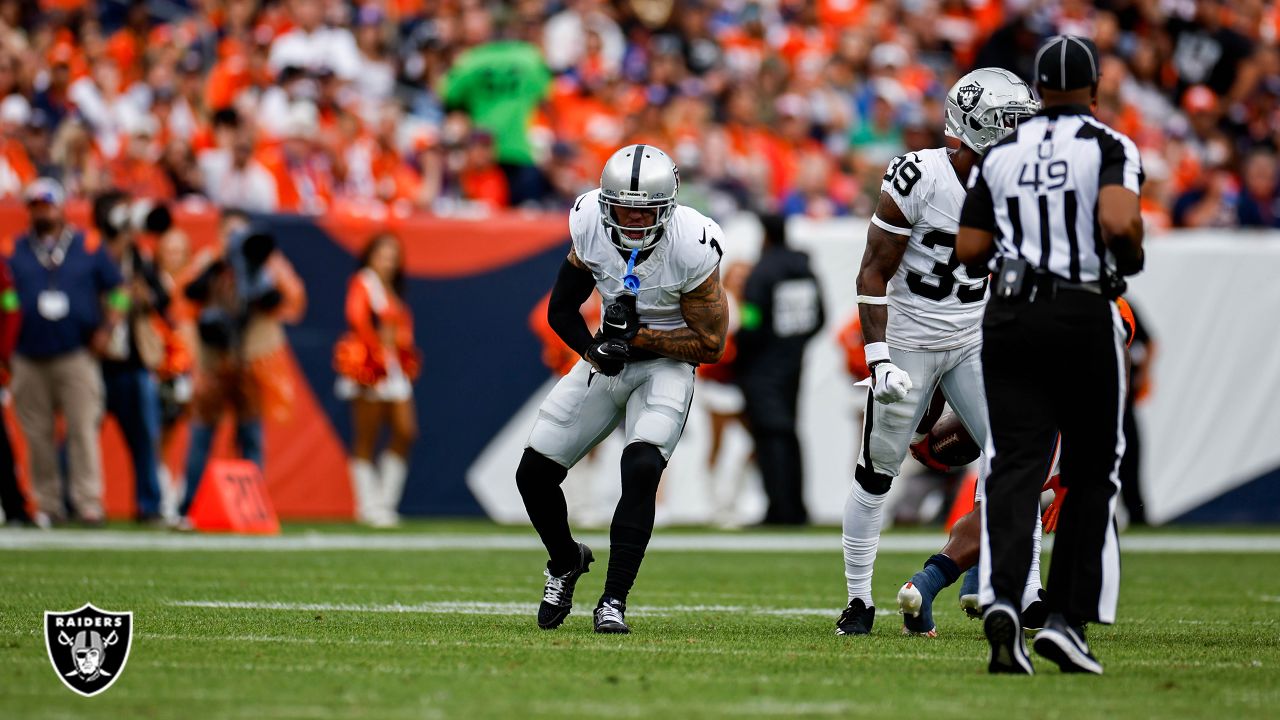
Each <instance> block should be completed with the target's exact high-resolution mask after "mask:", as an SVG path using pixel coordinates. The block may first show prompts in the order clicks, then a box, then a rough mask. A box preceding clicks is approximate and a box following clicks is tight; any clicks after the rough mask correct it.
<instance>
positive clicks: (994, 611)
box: [982, 600, 1036, 675]
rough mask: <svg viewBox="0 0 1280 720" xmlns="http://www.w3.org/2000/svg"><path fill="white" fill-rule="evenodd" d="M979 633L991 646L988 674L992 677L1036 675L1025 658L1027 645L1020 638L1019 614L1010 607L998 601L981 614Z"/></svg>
mask: <svg viewBox="0 0 1280 720" xmlns="http://www.w3.org/2000/svg"><path fill="white" fill-rule="evenodd" d="M982 630H983V632H985V633H986V635H987V642H988V643H990V644H991V662H990V663H988V664H987V672H989V673H991V674H993V675H995V674H999V673H1007V674H1011V675H1035V673H1036V671H1035V668H1034V667H1032V666H1031V658H1030V657H1029V656H1028V655H1027V641H1026V640H1025V639H1024V638H1023V637H1022V625H1021V623H1020V622H1019V621H1018V611H1017V610H1015V609H1014V608H1013V606H1012V605H1010V604H1009V603H1007V602H1005V601H1003V600H997V601H996V603H995V604H994V605H992V606H991V607H989V608H987V611H986V612H985V613H983V614H982Z"/></svg>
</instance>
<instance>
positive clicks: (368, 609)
mask: <svg viewBox="0 0 1280 720" xmlns="http://www.w3.org/2000/svg"><path fill="white" fill-rule="evenodd" d="M169 604H170V605H174V606H176V607H190V608H211V609H234V610H289V611H305V612H364V613H425V614H429V615H533V614H534V613H535V612H536V611H537V609H538V606H537V605H536V604H534V603H519V602H478V601H477V602H472V601H438V602H423V603H413V604H402V603H385V604H384V603H294V602H272V601H257V600H174V601H171V602H169ZM838 610H839V608H837V609H836V610H833V609H831V608H771V607H759V606H751V605H650V606H637V607H635V608H632V609H631V610H629V611H628V614H629V615H634V616H636V617H668V616H671V615H678V614H688V613H707V614H711V613H721V614H725V613H733V614H738V615H764V616H773V617H829V616H831V617H834V616H835V614H836V612H837V611H838ZM876 614H878V615H897V614H898V612H897V611H896V610H888V609H882V610H879V611H877V613H876Z"/></svg>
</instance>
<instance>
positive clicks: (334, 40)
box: [268, 0, 360, 81]
mask: <svg viewBox="0 0 1280 720" xmlns="http://www.w3.org/2000/svg"><path fill="white" fill-rule="evenodd" d="M287 7H288V9H289V18H290V19H291V20H292V21H293V23H294V27H293V29H292V30H290V31H289V32H286V33H284V34H283V35H280V36H279V37H277V38H276V39H275V41H273V42H272V43H271V55H270V60H269V61H268V67H269V68H270V69H271V71H272V72H274V73H276V74H277V75H278V74H279V73H280V72H281V71H283V70H284V69H285V68H299V69H302V70H307V71H309V72H312V73H315V72H318V71H320V70H322V69H323V70H328V71H330V72H332V73H333V74H334V75H337V76H338V77H339V78H341V79H342V80H343V81H351V80H354V79H355V78H356V76H357V74H358V73H359V72H360V51H359V49H358V48H357V47H356V41H355V38H354V37H352V35H351V31H350V30H348V29H346V28H345V27H335V26H332V25H329V24H326V23H325V19H324V3H323V2H322V0H288V2H287Z"/></svg>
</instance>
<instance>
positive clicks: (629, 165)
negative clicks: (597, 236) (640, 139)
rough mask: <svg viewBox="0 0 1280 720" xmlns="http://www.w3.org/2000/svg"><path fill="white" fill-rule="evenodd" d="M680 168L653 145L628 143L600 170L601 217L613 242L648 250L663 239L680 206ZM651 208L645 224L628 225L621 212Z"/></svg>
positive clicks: (627, 248) (620, 246)
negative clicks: (673, 214) (677, 206)
mask: <svg viewBox="0 0 1280 720" xmlns="http://www.w3.org/2000/svg"><path fill="white" fill-rule="evenodd" d="M679 190H680V170H679V168H677V167H676V164H675V162H674V161H673V160H672V159H671V157H670V156H668V155H667V154H666V153H665V152H663V151H662V150H660V149H658V148H656V147H654V146H653V145H628V146H626V147H624V148H622V149H621V150H618V151H617V152H615V153H614V154H613V157H610V158H609V161H608V162H606V163H605V164H604V171H603V172H601V173H600V217H601V222H603V223H604V226H605V228H606V229H608V230H609V231H610V232H609V237H610V239H612V240H613V244H614V245H617V246H618V247H619V248H622V249H623V250H647V249H649V248H651V247H653V246H654V245H655V244H656V243H657V242H658V240H660V239H662V230H663V228H664V227H665V226H666V224H667V221H668V220H670V219H671V214H672V213H674V212H675V209H676V193H677V192H678V191H679ZM635 209H640V210H651V211H653V215H652V219H651V220H650V221H648V222H646V223H644V224H641V225H634V224H624V223H623V222H622V219H621V218H622V216H621V213H625V212H627V211H630V210H635Z"/></svg>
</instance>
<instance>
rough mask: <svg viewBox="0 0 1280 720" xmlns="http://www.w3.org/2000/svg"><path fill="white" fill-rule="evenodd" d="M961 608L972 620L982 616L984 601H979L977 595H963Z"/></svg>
mask: <svg viewBox="0 0 1280 720" xmlns="http://www.w3.org/2000/svg"><path fill="white" fill-rule="evenodd" d="M960 609H961V610H963V611H964V613H965V614H966V615H968V616H969V619H970V620H977V619H978V618H980V617H982V603H980V602H978V596H977V595H961V596H960Z"/></svg>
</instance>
